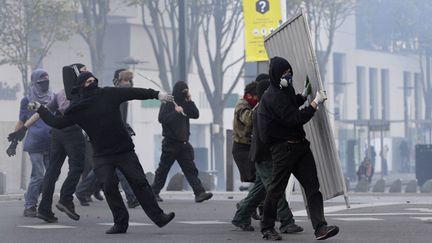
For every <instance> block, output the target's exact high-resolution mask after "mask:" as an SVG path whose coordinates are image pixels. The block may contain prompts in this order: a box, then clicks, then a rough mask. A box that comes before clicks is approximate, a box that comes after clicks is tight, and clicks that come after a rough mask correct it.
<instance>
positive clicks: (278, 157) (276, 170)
mask: <svg viewBox="0 0 432 243" xmlns="http://www.w3.org/2000/svg"><path fill="white" fill-rule="evenodd" d="M309 145H310V143H309V142H308V141H307V140H304V141H303V142H300V143H288V142H285V143H280V144H276V145H273V146H272V147H271V153H272V159H273V175H272V180H271V184H270V187H269V189H268V191H267V195H266V199H265V202H264V213H263V219H262V221H261V231H265V230H268V229H272V228H274V225H275V221H276V216H277V204H278V202H279V200H280V199H281V198H282V196H283V195H284V193H285V189H286V186H287V184H288V180H289V177H290V175H291V173H292V174H293V175H294V176H295V177H296V178H297V180H298V181H299V182H300V184H301V185H302V186H303V188H304V190H305V193H306V199H307V204H308V209H309V214H310V218H311V221H312V226H313V228H314V229H315V230H316V229H318V228H319V227H321V226H323V225H327V222H326V221H325V218H324V205H323V198H322V194H321V192H320V191H319V186H320V185H319V182H318V176H317V170H316V165H315V160H314V157H313V155H312V151H311V150H310V148H309Z"/></svg>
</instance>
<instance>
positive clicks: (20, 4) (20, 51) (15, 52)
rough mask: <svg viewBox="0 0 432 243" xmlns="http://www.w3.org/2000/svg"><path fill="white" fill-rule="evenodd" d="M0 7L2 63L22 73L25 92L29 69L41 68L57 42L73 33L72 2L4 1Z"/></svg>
mask: <svg viewBox="0 0 432 243" xmlns="http://www.w3.org/2000/svg"><path fill="white" fill-rule="evenodd" d="M0 3H1V8H0V9H1V10H0V27H1V31H0V55H1V56H2V58H4V59H3V60H1V62H2V63H3V64H4V63H8V64H10V65H15V66H17V67H18V69H19V71H20V72H21V80H22V84H23V88H24V93H25V94H26V93H27V88H28V73H29V69H34V68H36V67H39V66H40V65H41V63H42V61H43V59H44V58H45V56H46V55H47V54H48V52H49V50H50V49H51V47H52V45H53V44H54V43H55V42H56V41H65V40H67V39H68V38H69V36H70V34H71V32H70V28H68V27H70V23H71V19H70V14H69V13H70V11H71V9H72V6H71V5H70V4H69V1H66V0H64V1H60V0H34V1H26V0H3V1H1V2H0Z"/></svg>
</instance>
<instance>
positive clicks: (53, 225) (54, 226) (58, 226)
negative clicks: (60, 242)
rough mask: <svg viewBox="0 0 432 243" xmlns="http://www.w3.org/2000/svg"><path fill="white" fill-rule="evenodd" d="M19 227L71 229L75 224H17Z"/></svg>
mask: <svg viewBox="0 0 432 243" xmlns="http://www.w3.org/2000/svg"><path fill="white" fill-rule="evenodd" d="M18 227H21V228H31V229H72V228H76V227H75V226H68V225H60V224H40V225H18Z"/></svg>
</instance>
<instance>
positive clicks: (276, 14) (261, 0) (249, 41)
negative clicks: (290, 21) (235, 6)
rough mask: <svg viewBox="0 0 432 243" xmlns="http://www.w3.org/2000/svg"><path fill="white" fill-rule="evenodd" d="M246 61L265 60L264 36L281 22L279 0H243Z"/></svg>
mask: <svg viewBox="0 0 432 243" xmlns="http://www.w3.org/2000/svg"><path fill="white" fill-rule="evenodd" d="M243 16H244V21H245V25H244V26H245V27H244V29H245V49H246V62H256V61H267V60H268V56H267V52H266V50H265V48H264V37H265V36H267V35H269V34H270V33H271V32H273V31H274V30H275V29H276V28H277V27H278V26H279V25H280V24H281V23H282V16H281V7H280V0H243Z"/></svg>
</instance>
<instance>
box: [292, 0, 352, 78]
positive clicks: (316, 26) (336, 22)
mask: <svg viewBox="0 0 432 243" xmlns="http://www.w3.org/2000/svg"><path fill="white" fill-rule="evenodd" d="M300 7H303V8H305V9H306V12H307V15H308V23H309V26H310V27H311V31H312V34H313V38H314V48H315V51H316V54H317V57H318V65H319V68H320V72H321V76H322V78H323V80H324V79H325V75H326V73H327V64H328V61H329V59H330V55H331V53H332V49H333V44H334V36H335V33H336V30H337V29H339V28H340V27H341V26H342V24H343V23H344V22H345V20H346V19H347V17H348V16H350V15H352V14H353V11H354V8H355V0H325V1H323V0H301V1H300V0H287V13H292V12H293V9H296V10H298V9H300Z"/></svg>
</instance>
